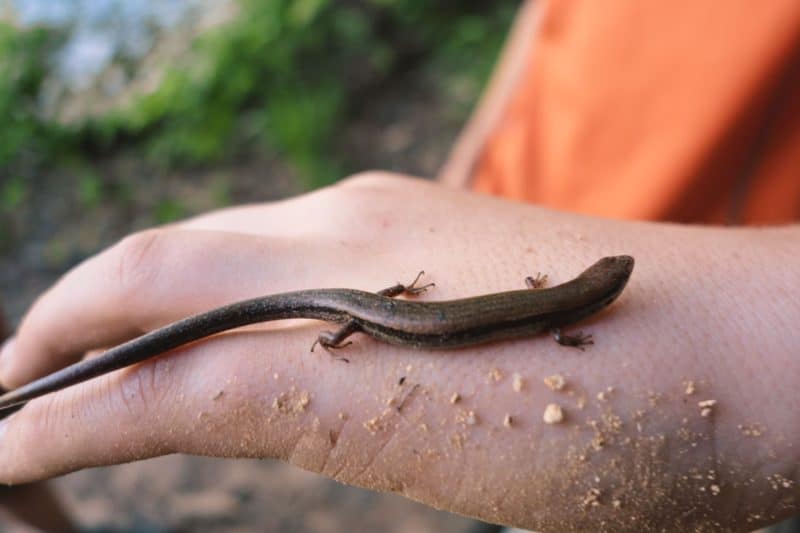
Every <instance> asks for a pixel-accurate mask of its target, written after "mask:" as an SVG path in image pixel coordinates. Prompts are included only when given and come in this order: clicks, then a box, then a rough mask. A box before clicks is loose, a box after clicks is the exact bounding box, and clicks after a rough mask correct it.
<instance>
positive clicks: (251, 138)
mask: <svg viewBox="0 0 800 533" xmlns="http://www.w3.org/2000/svg"><path fill="white" fill-rule="evenodd" d="M238 4H239V13H238V15H237V16H236V17H235V18H234V19H233V20H232V21H230V22H228V23H226V24H225V25H224V26H222V27H219V28H217V29H214V30H211V31H209V32H206V33H205V34H203V35H201V36H199V37H198V38H197V39H196V41H195V42H194V43H193V44H192V51H191V55H190V57H191V58H192V60H191V61H190V62H187V64H176V66H174V67H173V68H172V69H171V70H170V71H168V72H167V73H166V75H165V76H164V78H163V80H162V81H161V83H160V85H159V86H158V88H157V89H156V90H155V91H154V92H152V93H149V94H146V95H142V96H139V97H137V98H135V99H134V100H133V101H132V102H131V103H130V104H129V105H127V106H125V107H124V108H122V109H116V110H114V111H112V112H108V113H107V114H105V115H103V116H100V117H95V118H93V119H91V120H88V121H87V122H86V123H83V124H80V125H78V127H77V128H76V129H74V130H72V131H71V132H70V135H69V136H66V135H65V134H64V132H63V131H62V129H60V128H58V127H56V126H53V125H51V124H45V123H43V122H42V121H41V120H39V119H38V118H37V117H36V113H35V110H34V107H35V101H36V94H37V92H38V89H39V84H40V82H41V79H42V75H43V73H44V72H45V70H44V68H45V63H44V61H43V58H42V57H41V54H42V53H43V52H44V51H45V50H46V49H47V43H48V38H47V34H46V32H43V31H40V30H29V31H19V30H13V31H12V30H9V29H8V28H2V27H0V120H1V121H2V122H3V124H11V127H4V128H3V131H2V132H0V135H2V137H0V145H1V146H0V164H2V163H3V162H7V161H9V160H10V159H13V158H14V157H17V156H19V154H20V153H22V152H23V151H24V150H26V148H30V147H33V148H34V150H37V151H40V152H44V153H50V154H52V152H53V150H54V147H55V144H56V142H55V141H58V145H59V146H61V147H64V146H67V147H69V146H76V147H79V148H78V149H80V148H84V149H85V148H86V147H90V148H91V149H92V150H94V151H95V152H96V151H98V150H101V151H113V150H114V149H115V148H117V147H120V146H123V145H124V146H125V149H126V150H131V149H133V150H134V151H137V152H141V153H143V154H145V155H146V157H148V158H149V159H150V160H151V161H153V162H154V163H156V164H158V165H161V166H163V167H172V166H175V165H197V164H207V163H211V162H216V161H224V160H231V159H233V158H236V157H237V156H239V155H241V154H242V153H246V152H247V151H249V150H254V149H255V150H265V149H266V150H270V151H273V152H278V153H280V154H281V155H283V156H284V158H285V159H286V160H287V161H288V162H289V164H290V165H291V166H293V167H294V168H295V169H296V170H297V172H298V174H299V175H300V176H303V177H305V178H307V182H306V184H307V185H308V186H318V185H321V184H324V183H328V182H330V181H332V180H334V179H336V178H338V177H341V176H342V175H343V174H344V173H346V172H347V171H348V170H349V168H348V162H347V161H346V160H344V159H343V157H342V156H341V155H339V154H336V153H335V151H334V150H333V141H334V140H335V138H336V134H337V131H339V129H340V128H341V127H342V124H343V122H344V121H345V120H346V118H347V117H348V114H349V113H351V112H352V111H353V110H354V109H356V108H357V107H358V105H359V104H360V102H361V100H362V99H363V98H364V96H365V95H367V94H368V93H369V90H370V89H371V88H374V87H377V86H380V84H383V83H387V82H391V80H392V77H393V76H397V75H401V74H402V73H403V72H405V71H407V70H408V69H410V68H428V69H431V70H432V71H433V72H434V76H435V77H436V78H437V79H439V80H440V84H441V90H442V91H451V90H452V91H456V92H459V93H464V92H466V93H468V95H469V97H468V98H466V99H455V100H456V101H462V102H466V103H465V104H464V105H471V103H472V102H473V101H474V98H475V97H477V94H478V93H479V91H480V88H481V87H482V84H483V82H484V80H485V79H486V77H487V75H488V73H489V71H490V69H491V66H492V64H493V63H494V60H495V59H496V56H497V53H498V51H499V49H500V46H501V44H502V42H503V40H504V38H505V35H506V32H507V29H508V26H509V24H510V21H511V19H512V17H513V14H514V12H515V9H516V7H517V5H518V4H519V1H518V0H514V1H512V0H498V1H497V2H491V3H483V2H478V1H476V0H453V1H446V0H433V1H430V2H417V1H414V0H239V2H238ZM462 112H463V110H462ZM71 143H75V144H74V145H73V144H71ZM0 173H1V172H0ZM81 189H82V191H81V196H82V197H83V199H84V201H85V202H86V203H89V204H91V203H93V202H96V201H97V200H98V199H99V195H100V191H101V188H100V186H99V184H98V183H97V179H95V178H87V179H86V180H84V182H82V185H81ZM3 194H5V193H3ZM12 196H13V193H12ZM4 203H5V201H4ZM179 211H180V209H179V207H176V206H173V205H165V206H163V209H161V210H160V215H159V218H162V219H163V220H169V219H172V218H173V217H175V216H176V215H177V214H178V212H179Z"/></svg>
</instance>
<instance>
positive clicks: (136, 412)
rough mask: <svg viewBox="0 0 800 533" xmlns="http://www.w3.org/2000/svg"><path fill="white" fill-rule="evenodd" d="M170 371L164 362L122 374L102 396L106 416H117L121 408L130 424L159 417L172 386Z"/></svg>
mask: <svg viewBox="0 0 800 533" xmlns="http://www.w3.org/2000/svg"><path fill="white" fill-rule="evenodd" d="M170 367H171V364H170V363H169V361H168V359H155V360H154V361H152V362H148V363H144V364H141V365H138V366H136V367H135V368H131V369H129V370H127V371H125V372H124V373H123V375H122V376H121V381H120V382H118V383H109V384H108V386H109V387H113V391H112V393H110V394H106V395H105V397H107V398H108V399H109V403H110V405H109V406H108V408H109V410H110V412H112V413H115V412H119V411H120V406H121V407H122V410H123V412H124V413H125V414H126V416H128V417H130V419H131V420H141V418H142V416H145V415H147V414H148V413H149V414H152V413H160V412H161V411H162V410H163V408H164V406H165V405H166V401H165V400H166V398H167V396H168V395H169V391H170V390H171V389H172V384H173V382H174V381H173V380H174V376H173V374H172V372H171V371H170Z"/></svg>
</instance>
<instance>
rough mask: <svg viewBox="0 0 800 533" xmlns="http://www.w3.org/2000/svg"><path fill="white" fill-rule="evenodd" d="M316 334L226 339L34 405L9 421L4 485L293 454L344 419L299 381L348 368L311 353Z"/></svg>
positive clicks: (2, 452) (0, 450)
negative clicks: (167, 458) (200, 460)
mask: <svg viewBox="0 0 800 533" xmlns="http://www.w3.org/2000/svg"><path fill="white" fill-rule="evenodd" d="M310 329H311V328H294V329H292V330H286V332H285V334H284V331H283V330H282V332H281V334H278V333H277V332H273V331H271V332H236V333H230V334H225V335H221V336H218V337H215V338H213V339H209V340H208V341H207V342H203V343H201V344H198V345H194V346H192V347H190V348H182V349H178V350H174V351H172V352H170V353H169V354H166V355H165V356H162V357H158V358H156V359H153V360H150V361H147V362H144V363H141V364H139V365H135V366H133V367H129V368H126V369H123V370H120V371H117V372H114V373H111V374H106V375H104V376H100V377H98V378H96V379H94V380H91V381H88V382H84V383H81V384H78V385H75V386H73V387H70V388H67V389H64V390H61V391H58V392H55V393H52V394H50V395H47V396H44V397H42V398H38V399H36V400H33V401H31V402H30V403H28V404H27V405H26V406H25V407H24V408H23V409H22V410H20V411H19V412H17V413H16V414H14V415H13V416H11V417H10V418H8V419H6V420H7V421H3V422H0V458H2V460H0V483H9V484H16V483H24V482H29V481H34V480H38V479H44V478H49V477H53V476H56V475H60V474H64V473H67V472H71V471H75V470H79V469H82V468H87V467H92V466H101V465H110V464H117V463H123V462H129V461H133V460H139V459H145V458H149V457H155V456H159V455H164V454H169V453H193V454H203V455H215V456H228V457H246V456H251V457H252V456H258V457H270V456H272V457H274V456H281V455H285V450H289V449H292V448H293V445H294V443H296V441H297V439H299V438H300V435H302V433H303V431H306V430H308V428H309V427H310V426H311V425H312V424H313V423H317V424H319V423H320V419H321V418H324V419H325V421H326V422H325V423H330V421H331V420H338V419H336V418H335V411H334V410H333V408H330V409H327V410H326V409H325V408H324V407H323V406H319V407H318V408H317V409H314V407H316V406H315V405H310V406H309V404H308V403H309V400H308V398H309V397H311V395H312V393H307V392H305V391H306V390H307V389H306V387H307V385H308V382H307V381H305V382H304V378H303V377H302V375H301V374H298V370H297V369H298V368H300V367H305V370H304V371H308V372H311V373H313V375H315V376H319V375H326V374H330V373H331V371H333V372H334V373H335V372H336V371H337V367H341V366H342V365H341V364H337V363H336V362H335V361H333V360H332V359H331V358H325V357H316V356H313V355H311V354H310V353H309V352H308V341H309V338H310V337H309V334H310V333H311V331H310ZM312 336H313V335H312ZM280 354H284V355H285V354H292V355H291V357H286V356H284V357H278V355H280ZM318 367H319V368H318ZM339 371H341V369H339ZM295 379H296V380H297V381H295ZM289 384H292V385H289ZM294 384H296V385H297V388H295V387H294ZM293 395H294V396H293ZM276 398H282V400H281V401H284V400H285V401H286V406H288V407H287V408H285V409H284V406H283V405H281V406H280V408H278V407H276V403H275V402H276ZM303 398H306V400H303ZM328 411H329V412H328Z"/></svg>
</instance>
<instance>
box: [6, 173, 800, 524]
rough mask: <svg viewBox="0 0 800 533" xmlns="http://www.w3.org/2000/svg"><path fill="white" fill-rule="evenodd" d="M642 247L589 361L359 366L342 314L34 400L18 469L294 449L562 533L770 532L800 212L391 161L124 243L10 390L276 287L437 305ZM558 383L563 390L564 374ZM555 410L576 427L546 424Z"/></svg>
mask: <svg viewBox="0 0 800 533" xmlns="http://www.w3.org/2000/svg"><path fill="white" fill-rule="evenodd" d="M756 237H757V238H756ZM743 243H747V246H746V247H744V248H743V247H742V244H743ZM743 249H746V250H749V252H748V253H747V254H746V255H745V254H744V253H743V252H742V250H743ZM621 253H625V254H630V255H633V256H634V257H636V260H637V265H636V269H635V271H634V273H633V276H632V279H631V282H630V284H629V287H628V288H627V289H626V290H625V292H624V293H623V295H622V296H621V297H620V300H619V301H618V302H617V303H615V304H614V305H613V306H612V307H611V308H610V309H609V310H608V311H607V312H604V313H602V314H601V315H599V316H596V317H594V318H592V319H590V320H587V321H586V323H585V324H582V325H581V327H583V328H585V329H587V330H589V331H591V332H592V333H593V334H594V336H595V338H596V340H597V343H596V344H595V345H594V346H592V347H591V348H590V349H589V350H587V351H586V352H580V351H578V350H572V349H569V348H564V347H560V346H558V345H556V344H555V343H553V342H552V340H551V339H549V338H548V337H547V336H541V337H538V338H531V339H524V340H519V341H509V342H502V343H495V344H489V345H484V346H477V347H473V348H468V349H461V350H456V351H439V352H425V351H417V350H411V349H407V348H400V347H395V346H388V345H384V344H381V343H378V342H376V341H373V340H372V339H369V338H367V337H366V336H363V335H358V336H356V337H354V339H353V340H355V341H356V342H355V343H354V344H353V345H351V346H349V347H348V348H346V355H347V358H348V359H349V360H350V363H349V364H346V363H343V362H341V361H339V360H337V359H336V358H335V357H331V356H329V355H327V354H325V353H324V352H321V351H317V352H316V353H310V352H309V347H310V345H311V343H312V342H313V340H314V339H315V338H316V335H317V333H318V332H319V330H320V329H323V326H320V324H319V323H309V322H307V321H302V322H297V321H294V322H276V323H269V324H265V325H261V326H259V327H257V328H246V329H243V330H237V331H235V332H230V333H226V334H223V335H219V336H216V337H213V338H211V339H208V340H205V341H203V342H199V343H195V344H192V345H190V346H186V347H183V348H181V349H178V350H174V351H172V352H170V353H169V354H167V355H165V356H162V357H158V358H156V359H154V360H151V361H148V362H145V363H142V364H139V365H136V366H134V367H132V368H128V369H125V370H122V371H119V372H115V373H113V374H110V375H106V376H103V377H100V378H97V379H95V380H92V381H89V382H86V383H83V384H80V385H77V386H74V387H71V388H69V389H66V390H63V391H60V392H58V393H54V394H51V395H49V396H46V397H43V398H40V399H38V400H35V401H33V402H31V403H29V404H28V405H27V406H26V407H25V408H24V409H23V410H21V411H20V412H19V413H17V414H15V415H14V416H13V417H11V419H10V420H9V422H8V423H7V424H5V425H4V426H3V427H2V429H1V430H0V457H3V460H2V461H0V480H1V481H4V482H10V483H19V482H24V481H30V480H34V479H42V478H46V477H51V476H54V475H58V474H61V473H65V472H69V471H73V470H76V469H80V468H85V467H89V466H95V465H105V464H115V463H120V462H126V461H131V460H136V459H142V458H146V457H153V456H156V455H162V454H167V453H175V452H182V453H192V454H201V455H214V456H222V457H274V458H279V459H283V460H286V461H288V462H290V463H292V464H294V465H297V466H300V467H302V468H306V469H309V470H312V471H315V472H320V473H322V474H325V475H328V476H331V477H334V478H336V479H338V480H340V481H342V482H345V483H350V484H354V485H359V486H364V487H368V488H372V489H376V490H389V491H394V492H398V493H401V494H404V495H406V496H408V497H411V498H414V499H417V500H420V501H423V502H425V503H428V504H430V505H434V506H437V507H440V508H445V509H448V510H450V511H454V512H459V513H463V514H467V515H471V516H476V517H479V518H482V519H484V520H487V521H493V522H500V523H506V524H513V525H517V526H522V527H529V528H536V529H544V528H548V527H549V528H553V529H559V530H565V529H567V530H568V529H597V528H600V527H601V525H602V524H606V526H607V527H610V528H612V529H615V530H620V529H631V528H633V529H636V530H647V529H648V528H655V527H656V526H658V527H659V528H661V527H666V528H668V529H675V528H679V529H681V528H687V527H690V526H696V525H698V524H714V523H717V524H723V525H724V527H731V528H738V529H752V528H754V527H756V526H758V525H759V524H761V523H764V522H768V521H770V520H774V519H778V518H781V517H782V516H785V515H786V514H788V513H790V512H791V511H792V510H794V509H796V508H797V498H798V489H797V483H798V481H800V480H798V479H797V476H798V472H797V470H796V468H795V466H794V465H796V464H797V451H796V449H797V443H798V442H799V441H800V438H798V435H800V427H798V421H797V420H796V416H795V415H796V413H797V412H798V408H800V400H798V399H797V398H796V396H797V395H796V394H794V387H795V386H796V383H797V382H798V377H800V362H798V361H797V358H796V356H795V355H794V347H795V345H796V341H797V338H796V334H793V333H792V332H793V331H794V329H796V328H794V326H795V325H796V324H797V323H798V317H799V315H800V310H798V308H797V304H796V303H794V302H791V301H787V300H784V299H780V298H774V297H772V298H770V296H774V295H775V294H779V293H778V292H776V291H778V289H779V288H782V287H795V286H800V274H798V271H797V267H796V266H795V265H794V264H793V261H792V259H791V258H792V257H797V254H798V238H797V231H796V229H792V228H788V229H782V230H778V229H776V230H769V231H762V232H756V231H755V230H730V229H710V228H688V227H677V226H667V225H657V224H640V223H629V222H617V221H608V220H598V219H592V218H587V217H581V216H576V215H570V214H563V213H557V212H553V211H549V210H545V209H540V208H536V207H532V206H527V205H520V204H513V203H509V202H504V201H499V200H495V199H491V198H486V197H481V196H476V195H471V194H467V193H462V192H456V191H451V190H447V189H444V188H441V187H438V186H436V185H433V184H429V183H424V182H420V181H415V180H406V179H399V178H392V177H388V176H385V175H372V176H366V177H361V178H358V179H354V180H349V181H347V182H345V183H343V184H340V185H338V186H335V187H331V188H328V189H324V190H321V191H317V192H315V193H311V194H308V195H304V196H301V197H298V198H295V199H290V200H287V201H283V202H278V203H274V204H265V205H254V206H244V207H238V208H233V209H227V210H223V211H219V212H215V213H211V214H208V215H204V216H201V217H197V218H195V219H192V220H188V221H186V222H183V223H179V224H175V225H172V226H169V227H165V228H161V229H156V230H151V231H147V232H143V233H140V234H136V235H133V236H131V237H129V238H126V239H124V240H123V241H122V242H120V243H119V244H118V245H116V246H114V247H112V248H110V249H109V250H107V251H105V252H103V253H101V254H99V255H98V256H96V257H94V258H91V259H89V260H88V261H86V262H85V263H83V264H82V265H79V266H78V267H76V268H75V269H74V270H73V271H71V272H69V273H68V274H67V275H65V276H64V278H63V279H62V280H60V281H59V282H58V283H57V284H56V285H55V286H54V287H53V288H52V289H51V290H50V291H48V292H47V293H46V294H44V295H43V296H42V297H41V298H40V299H39V301H37V302H36V304H35V305H34V306H33V307H32V309H31V310H30V312H29V313H28V314H27V316H26V317H25V319H24V320H23V323H22V324H21V326H20V328H19V331H18V332H17V334H16V341H15V342H14V343H13V345H11V346H9V347H7V348H6V349H4V350H3V353H2V358H1V359H0V380H1V381H2V382H3V384H5V385H6V386H19V385H20V384H22V383H25V382H27V381H30V380H32V379H34V378H36V377H39V376H41V375H44V374H46V373H48V372H50V371H52V370H55V369H57V368H61V367H63V366H65V365H66V364H69V363H71V362H74V361H75V360H77V359H78V358H79V357H80V356H81V355H82V354H83V353H84V352H87V351H92V350H97V349H100V348H102V347H106V346H111V345H115V344H118V343H120V342H123V341H125V340H127V339H129V338H132V337H134V336H137V335H139V334H141V333H143V332H146V331H151V330H153V329H155V328H157V327H159V326H162V325H164V324H167V323H169V322H172V321H175V320H177V319H180V318H183V317H185V316H188V315H191V314H195V313H198V312H201V311H205V310H207V309H210V308H213V307H217V306H220V305H223V304H226V303H230V302H233V301H237V300H241V299H245V298H250V297H254V296H258V295H262V294H269V293H277V292H283V291H288V290H295V289H303V288H317V287H352V288H360V289H365V290H371V291H375V290H378V289H381V288H384V287H385V286H388V285H391V284H392V283H394V282H396V281H408V280H410V279H412V278H413V277H414V275H415V274H416V272H417V271H418V270H420V269H423V268H424V269H425V270H426V272H428V277H429V279H430V280H431V281H435V282H436V284H437V286H436V288H435V290H434V291H433V292H430V293H429V294H427V295H425V296H424V298H426V299H449V298H454V297H460V296H468V295H476V294H482V293H487V292H495V291H500V290H510V289H515V288H522V287H524V283H523V280H524V278H525V276H527V275H529V274H533V273H536V272H537V271H541V272H546V273H547V274H548V275H549V277H550V280H551V282H552V284H556V283H559V282H561V281H565V280H567V279H570V278H572V277H574V276H575V275H576V274H578V273H579V272H581V271H582V270H583V269H584V268H586V267H587V266H589V265H590V264H591V263H593V262H594V261H595V260H597V259H598V258H600V257H602V256H606V255H615V254H621ZM756 278H757V279H758V283H753V282H752V280H753V279H756ZM793 328H794V329H793ZM743 332H746V334H743ZM793 335H794V336H793ZM751 368H758V372H757V373H756V372H751V370H750V369H751ZM556 374H558V375H561V376H563V377H564V379H565V381H566V385H565V387H564V388H563V389H561V390H552V389H551V388H549V387H548V386H546V385H545V384H544V383H543V378H545V377H547V376H553V375H556ZM754 376H755V377H754ZM401 378H404V379H403V380H402V382H403V383H402V385H401V384H400V381H401ZM690 381H691V382H692V383H691V387H690V384H689V383H688V382H690ZM551 385H554V384H553V382H551ZM554 388H555V387H554ZM609 388H610V389H609ZM690 388H694V390H695V392H694V393H693V394H687V392H688V391H689V389H690ZM704 400H716V404H714V405H710V404H707V407H706V409H709V411H708V412H706V416H703V415H702V412H704V411H703V409H704V408H703V407H700V406H699V405H698V402H701V401H704ZM551 403H552V404H558V405H560V406H561V407H562V409H563V412H564V413H565V417H564V419H563V420H562V421H561V422H559V423H554V424H546V423H544V422H543V420H542V415H543V413H544V411H545V406H547V405H548V404H551ZM757 434H758V435H757ZM784 485H787V486H784ZM775 486H777V488H773V487H775ZM756 514H758V515H759V516H758V517H757V516H755V515H756ZM748 520H749V521H748Z"/></svg>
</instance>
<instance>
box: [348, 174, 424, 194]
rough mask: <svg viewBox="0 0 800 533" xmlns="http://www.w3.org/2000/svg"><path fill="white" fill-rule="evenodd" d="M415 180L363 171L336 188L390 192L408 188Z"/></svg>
mask: <svg viewBox="0 0 800 533" xmlns="http://www.w3.org/2000/svg"><path fill="white" fill-rule="evenodd" d="M414 181H416V180H413V179H410V178H408V177H405V176H403V175H401V174H395V173H392V172H386V171H383V170H365V171H363V172H358V173H356V174H353V175H351V176H348V177H346V178H344V179H343V180H341V181H340V182H339V183H338V184H337V186H338V187H340V188H345V189H381V190H387V189H388V190H391V189H396V188H398V187H403V186H408V185H409V184H411V183H413V182H414Z"/></svg>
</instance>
